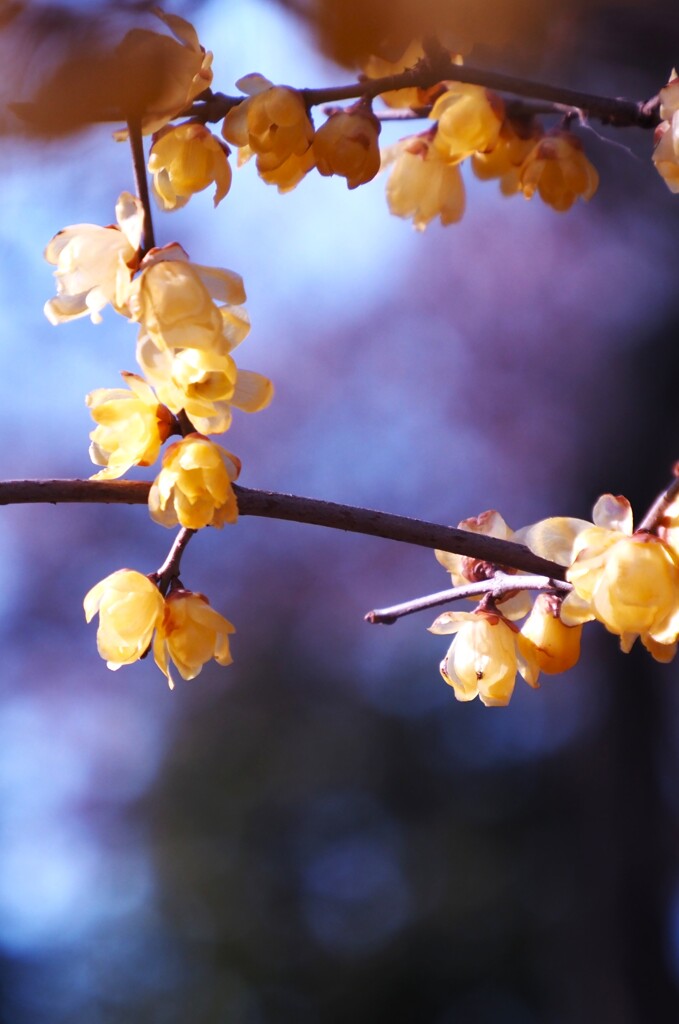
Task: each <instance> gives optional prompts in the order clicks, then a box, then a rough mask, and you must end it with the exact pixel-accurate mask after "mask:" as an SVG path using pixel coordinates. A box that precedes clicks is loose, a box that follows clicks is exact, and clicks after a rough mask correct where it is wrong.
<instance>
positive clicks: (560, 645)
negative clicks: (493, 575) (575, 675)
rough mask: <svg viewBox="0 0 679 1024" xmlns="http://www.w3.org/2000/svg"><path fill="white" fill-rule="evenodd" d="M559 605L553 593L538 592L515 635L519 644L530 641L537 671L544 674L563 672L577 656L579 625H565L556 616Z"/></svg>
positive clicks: (579, 634)
mask: <svg viewBox="0 0 679 1024" xmlns="http://www.w3.org/2000/svg"><path fill="white" fill-rule="evenodd" d="M560 604H561V599H560V598H558V597H555V596H554V595H553V594H538V596H537V598H536V600H535V604H534V605H533V609H532V611H531V613H530V615H529V616H528V618H527V619H526V621H525V622H524V624H523V626H522V627H521V633H520V635H519V643H522V642H523V641H528V642H529V643H530V644H532V650H533V655H534V657H535V659H536V661H537V664H538V665H539V667H540V670H541V671H542V672H546V673H547V674H548V675H551V674H554V673H557V672H566V671H567V669H569V668H573V666H574V665H575V664H576V663H577V661H578V658H579V657H580V638H581V636H582V625H579V626H566V625H565V624H564V623H563V622H562V621H561V618H560V615H559V606H560Z"/></svg>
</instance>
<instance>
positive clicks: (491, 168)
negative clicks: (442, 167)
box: [471, 120, 543, 196]
mask: <svg viewBox="0 0 679 1024" xmlns="http://www.w3.org/2000/svg"><path fill="white" fill-rule="evenodd" d="M542 134H543V132H542V129H541V128H540V126H539V125H538V124H537V123H536V122H534V123H532V124H530V125H528V126H525V125H523V124H516V125H514V124H513V123H512V122H511V121H509V120H507V121H505V122H504V123H503V125H502V128H501V129H500V135H499V137H498V140H497V143H496V145H495V146H493V148H492V149H489V150H488V151H487V152H485V153H474V154H473V155H472V158H471V164H472V170H473V172H474V174H475V175H476V177H477V178H480V179H481V180H482V181H488V180H490V179H491V178H499V179H500V191H501V192H502V194H503V195H505V196H510V195H514V193H515V192H518V191H519V190H520V188H521V179H520V171H521V165H522V164H523V162H524V160H525V159H526V157H527V156H528V154H529V153H530V152H531V150H532V149H533V148H534V147H535V144H536V142H537V140H538V138H540V137H541V136H542Z"/></svg>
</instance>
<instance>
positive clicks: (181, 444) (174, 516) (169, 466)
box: [149, 434, 240, 530]
mask: <svg viewBox="0 0 679 1024" xmlns="http://www.w3.org/2000/svg"><path fill="white" fill-rule="evenodd" d="M239 473H240V460H239V459H237V458H236V456H235V455H232V454H231V452H228V451H227V450H226V449H225V448H222V447H221V445H218V444H215V442H214V441H210V440H209V439H208V438H207V437H203V435H202V434H188V435H187V436H186V437H185V438H183V439H182V440H181V441H176V442H175V443H174V444H171V445H170V447H169V448H168V449H167V450H166V452H165V454H164V456H163V464H162V469H161V471H160V473H159V475H158V476H157V477H156V479H155V480H154V482H153V484H152V486H151V490H150V492H149V512H150V513H151V518H152V519H153V520H154V521H155V522H156V523H160V525H161V526H167V527H172V526H177V525H178V524H179V525H181V526H185V527H187V528H188V529H191V530H200V529H201V528H202V527H204V526H218V527H222V526H224V523H235V522H236V520H237V518H238V504H237V502H236V495H235V493H234V491H233V487H232V486H231V484H232V483H233V481H234V480H236V479H237V478H238V474H239Z"/></svg>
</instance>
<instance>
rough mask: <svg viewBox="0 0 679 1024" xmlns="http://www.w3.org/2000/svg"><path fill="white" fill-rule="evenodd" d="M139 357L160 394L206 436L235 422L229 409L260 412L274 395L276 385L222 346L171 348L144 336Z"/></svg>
mask: <svg viewBox="0 0 679 1024" xmlns="http://www.w3.org/2000/svg"><path fill="white" fill-rule="evenodd" d="M137 359H138V361H139V364H140V366H141V368H142V370H143V371H144V373H145V375H146V377H147V378H148V379H149V380H150V381H151V383H152V384H153V386H154V387H155V388H156V391H157V393H158V398H159V399H160V400H161V401H162V402H164V403H165V405H166V406H167V407H168V408H169V409H171V410H172V412H175V413H178V412H180V410H181V409H184V411H185V412H186V415H187V416H188V417H189V419H190V420H191V422H192V423H193V425H194V426H195V427H196V429H197V430H198V431H199V432H200V433H203V434H220V433H222V432H223V431H225V430H228V429H229V427H230V426H231V407H232V406H235V407H236V408H237V409H242V410H243V411H244V412H259V411H260V410H261V409H264V408H265V407H266V406H267V405H268V404H269V402H270V401H271V399H272V397H273V384H272V383H271V381H270V380H268V379H267V378H266V377H263V376H262V375H261V374H259V373H253V372H252V371H250V370H239V369H237V367H236V364H235V362H234V360H233V359H232V358H231V356H230V355H229V354H228V351H227V346H226V345H225V347H224V350H221V351H220V350H218V349H195V348H185V349H182V350H180V351H174V352H173V351H171V350H170V349H167V348H164V347H160V348H159V347H158V346H157V345H156V344H155V343H154V341H153V340H152V339H151V338H150V337H149V335H142V336H141V337H140V339H139V344H138V346H137Z"/></svg>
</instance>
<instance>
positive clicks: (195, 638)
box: [153, 590, 236, 688]
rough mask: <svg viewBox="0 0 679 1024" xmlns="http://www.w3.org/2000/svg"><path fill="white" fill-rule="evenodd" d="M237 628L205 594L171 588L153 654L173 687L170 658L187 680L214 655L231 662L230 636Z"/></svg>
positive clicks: (216, 659)
mask: <svg viewBox="0 0 679 1024" xmlns="http://www.w3.org/2000/svg"><path fill="white" fill-rule="evenodd" d="M235 632H236V630H235V629H234V627H233V626H232V625H231V623H230V622H229V621H228V619H225V618H224V616H223V615H220V614H219V612H216V611H215V610H214V608H211V607H210V603H209V601H208V599H207V598H206V597H204V596H203V594H194V593H192V592H191V591H189V590H172V591H171V592H170V593H169V594H168V596H167V598H166V600H165V611H164V615H163V618H162V621H161V623H160V624H159V626H158V631H157V633H156V636H155V639H154V641H153V656H154V658H155V660H156V664H157V665H158V668H159V669H160V670H161V671H162V672H164V673H165V675H166V676H167V681H168V683H169V684H170V688H172V687H174V680H173V678H172V674H171V672H170V665H169V661H170V659H171V660H172V661H173V662H174V664H175V665H176V666H177V669H178V670H179V674H180V675H181V676H182V677H183V678H184V679H195V677H196V676H197V675H198V673H199V672H200V670H201V669H202V667H203V665H204V664H205V662H207V661H210V659H211V658H214V660H215V661H216V662H217V663H218V664H219V665H230V664H231V661H232V660H233V659H232V658H231V652H230V650H229V635H230V634H231V633H235Z"/></svg>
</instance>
